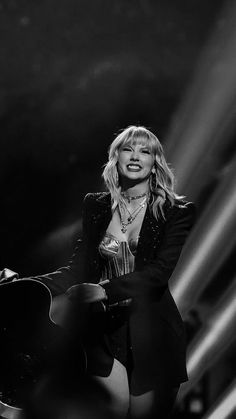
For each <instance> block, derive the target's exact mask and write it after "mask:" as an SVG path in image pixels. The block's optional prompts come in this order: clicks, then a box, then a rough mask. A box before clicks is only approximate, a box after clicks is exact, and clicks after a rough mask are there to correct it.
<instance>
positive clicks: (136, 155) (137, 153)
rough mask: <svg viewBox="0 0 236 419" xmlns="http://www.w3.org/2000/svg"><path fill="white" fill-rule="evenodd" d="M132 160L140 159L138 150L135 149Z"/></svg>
mask: <svg viewBox="0 0 236 419" xmlns="http://www.w3.org/2000/svg"><path fill="white" fill-rule="evenodd" d="M130 160H139V152H138V151H137V150H133V152H132V154H131V157H130Z"/></svg>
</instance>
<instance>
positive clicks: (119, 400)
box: [96, 359, 129, 419]
mask: <svg viewBox="0 0 236 419" xmlns="http://www.w3.org/2000/svg"><path fill="white" fill-rule="evenodd" d="M96 379H97V380H98V381H99V383H100V384H102V385H103V386H104V388H105V390H107V391H108V393H109V395H110V397H111V400H110V411H111V416H112V418H114V419H118V418H119V419H125V418H126V415H127V412H128V408H129V384H128V377H127V371H126V368H125V367H124V366H123V365H122V364H121V363H120V362H119V361H118V360H117V359H114V363H113V367H112V370H111V373H110V375H109V376H108V377H98V376H96Z"/></svg>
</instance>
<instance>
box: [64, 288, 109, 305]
mask: <svg viewBox="0 0 236 419" xmlns="http://www.w3.org/2000/svg"><path fill="white" fill-rule="evenodd" d="M66 294H67V296H68V298H69V300H71V301H73V300H76V302H81V303H97V302H100V301H104V300H107V295H106V292H105V290H104V288H103V287H102V286H101V285H99V284H90V283H83V284H78V285H73V286H72V287H70V288H69V289H68V290H67V291H66Z"/></svg>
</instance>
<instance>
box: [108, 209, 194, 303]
mask: <svg viewBox="0 0 236 419" xmlns="http://www.w3.org/2000/svg"><path fill="white" fill-rule="evenodd" d="M170 213H171V214H170V215H169V216H168V218H167V219H166V225H165V231H164V236H163V240H162V242H161V244H160V248H159V250H158V252H157V256H156V258H155V259H154V260H152V261H150V262H149V263H148V264H147V265H145V266H143V268H142V269H140V270H137V271H134V272H132V273H129V274H126V275H122V276H120V277H118V278H115V279H114V281H111V282H110V283H108V284H105V285H104V288H105V290H106V293H107V296H108V302H109V303H110V304H112V303H115V302H118V301H121V300H125V299H128V298H132V299H136V300H137V299H138V300H141V299H143V298H144V299H148V301H151V300H153V301H155V300H158V299H159V298H160V297H161V295H162V294H163V292H164V291H165V290H166V288H167V287H168V280H169V279H170V277H171V275H172V273H173V271H174V269H175V266H176V264H177V262H178V259H179V257H180V253H181V250H182V248H183V245H184V243H185V241H186V239H187V236H188V234H189V231H190V229H191V227H192V225H193V223H194V220H195V205H194V204H193V203H192V202H189V203H186V204H185V205H182V206H175V207H173V208H172V210H171V211H170Z"/></svg>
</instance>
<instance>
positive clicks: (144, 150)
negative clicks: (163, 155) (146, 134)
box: [142, 148, 151, 154]
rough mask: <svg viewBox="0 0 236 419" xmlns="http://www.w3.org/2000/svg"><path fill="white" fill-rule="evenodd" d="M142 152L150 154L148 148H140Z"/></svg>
mask: <svg viewBox="0 0 236 419" xmlns="http://www.w3.org/2000/svg"><path fill="white" fill-rule="evenodd" d="M142 153H144V154H151V152H150V150H148V148H143V149H142Z"/></svg>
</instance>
